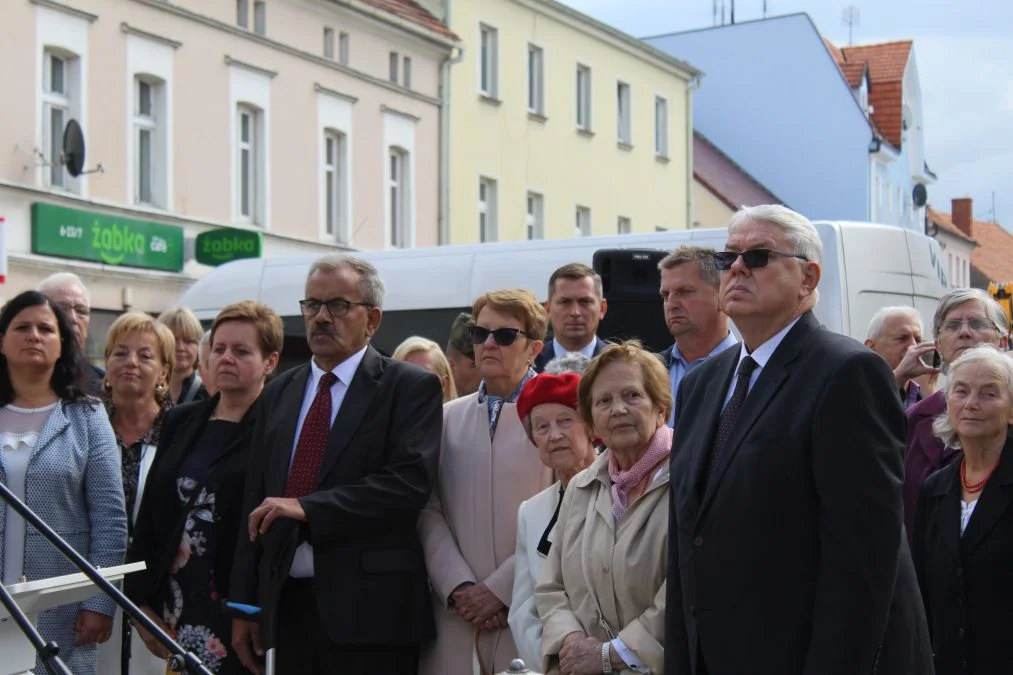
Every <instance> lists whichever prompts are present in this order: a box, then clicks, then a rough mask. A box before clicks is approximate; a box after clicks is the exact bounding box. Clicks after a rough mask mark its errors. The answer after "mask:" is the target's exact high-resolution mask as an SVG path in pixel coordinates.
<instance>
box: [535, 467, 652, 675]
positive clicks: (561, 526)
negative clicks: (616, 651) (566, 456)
mask: <svg viewBox="0 0 1013 675" xmlns="http://www.w3.org/2000/svg"><path fill="white" fill-rule="evenodd" d="M609 455H610V453H609V452H608V451H606V452H605V453H603V454H602V455H600V456H599V457H598V459H596V460H595V462H594V464H592V465H591V466H589V467H588V468H587V469H584V471H582V472H580V473H579V474H577V475H576V476H575V477H574V478H573V480H571V481H570V485H569V487H567V489H566V494H565V495H564V497H563V505H562V507H561V508H560V511H559V520H558V521H557V522H556V533H555V540H554V541H553V542H552V548H551V549H550V550H549V557H548V560H546V562H545V570H544V572H543V573H542V576H541V580H540V582H539V584H538V586H537V587H536V588H535V604H536V605H537V606H538V615H539V616H540V617H541V619H542V656H543V660H542V667H543V670H544V672H546V673H558V672H559V657H558V655H559V650H560V648H561V647H562V643H563V638H564V637H566V636H567V635H569V634H570V633H572V632H574V631H580V632H583V633H586V634H588V635H590V636H592V637H594V638H596V639H598V640H602V641H605V640H608V639H609V637H608V635H607V634H606V632H605V629H604V628H602V626H601V624H600V623H599V610H598V608H599V604H600V607H601V615H602V617H603V618H604V619H605V622H606V623H607V624H608V625H609V627H610V628H611V630H612V632H613V633H615V637H618V638H619V639H620V640H622V641H623V644H625V645H626V646H627V647H628V648H629V649H630V650H632V651H633V652H634V653H635V654H636V655H637V656H638V657H639V658H640V659H641V661H642V662H643V663H644V665H646V666H647V667H648V668H649V669H650V672H651V673H654V674H655V675H660V673H663V672H664V664H665V658H664V657H665V578H666V575H667V572H668V565H667V560H668V499H669V497H668V493H669V490H668V477H669V472H668V463H667V462H665V463H664V465H663V466H662V468H660V469H658V470H657V471H656V472H655V475H654V476H653V478H652V480H651V484H650V486H649V487H648V488H647V491H646V492H645V493H644V495H643V496H642V497H640V498H639V499H637V500H636V501H634V502H633V503H632V504H631V505H630V507H629V508H628V509H627V511H626V513H624V514H623V517H622V519H621V520H620V521H619V527H618V530H617V529H616V527H615V519H614V518H613V517H612V491H611V488H612V481H611V480H610V479H609V474H608V459H609ZM589 589H590V591H591V592H589ZM596 599H597V602H596ZM623 672H630V673H632V672H633V671H623Z"/></svg>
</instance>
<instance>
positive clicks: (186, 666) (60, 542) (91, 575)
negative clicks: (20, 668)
mask: <svg viewBox="0 0 1013 675" xmlns="http://www.w3.org/2000/svg"><path fill="white" fill-rule="evenodd" d="M0 499H2V500H3V501H4V502H6V503H7V505H8V506H10V507H11V508H12V509H14V511H15V512H17V514H18V515H19V516H21V517H22V518H24V519H25V521H26V522H27V523H29V524H31V526H32V527H34V528H35V529H36V530H38V531H39V533H40V534H42V536H44V537H45V538H46V539H48V540H49V543H51V544H52V545H53V546H55V547H56V548H57V550H59V551H60V553H62V554H63V555H64V556H66V557H67V558H68V559H70V561H71V562H72V563H74V566H75V567H77V569H79V570H81V571H82V572H83V573H84V575H85V576H86V577H88V579H90V580H91V582H92V583H93V584H95V585H96V586H98V587H99V589H100V590H101V591H102V592H103V593H105V594H106V595H108V596H109V597H111V598H112V599H113V601H114V602H115V603H116V604H117V605H119V606H120V607H122V608H123V611H124V612H125V613H126V614H128V615H130V618H132V619H133V620H134V621H135V622H136V623H138V624H140V625H141V626H142V627H143V628H144V630H146V631H148V632H149V633H151V634H152V635H154V636H155V638H156V639H157V640H158V641H159V642H161V643H162V645H163V646H164V647H165V648H166V649H168V650H169V653H171V654H172V656H171V657H170V658H169V664H168V666H169V671H170V672H173V673H187V674H188V675H214V674H213V673H212V672H211V671H210V670H208V668H207V666H205V665H204V664H203V663H201V661H200V659H198V658H197V656H196V655H194V654H193V653H192V652H188V651H186V650H184V649H183V647H181V646H180V645H179V644H178V643H177V642H176V641H175V640H173V639H172V638H171V637H169V635H168V634H167V633H166V632H165V631H163V630H162V629H161V628H159V627H158V626H157V625H156V624H155V622H154V621H152V620H151V619H150V618H148V616H147V615H146V614H145V613H144V612H142V611H141V610H140V609H138V607H137V605H135V604H134V603H132V602H131V601H130V600H128V599H127V596H125V595H123V593H122V592H121V591H120V589H118V588H116V586H114V585H113V584H112V583H110V581H109V580H108V579H106V578H105V577H103V576H102V575H101V574H99V572H98V570H96V569H95V568H94V567H92V566H91V563H89V562H88V561H87V560H86V559H85V558H84V556H82V555H81V554H80V553H78V552H77V551H76V550H74V547H73V546H71V545H70V544H68V543H67V542H66V541H64V539H63V538H62V537H61V536H60V535H58V534H57V533H56V532H55V531H54V530H53V528H51V527H49V525H47V524H46V523H45V522H44V521H43V520H42V519H41V518H39V516H38V515H36V514H35V512H33V511H32V510H31V509H30V508H28V507H27V506H26V505H25V503H24V502H22V501H21V500H20V499H18V498H17V496H16V495H15V494H14V493H13V492H11V491H10V490H9V489H8V488H7V486H6V485H4V484H3V482H0ZM0 588H2V584H0ZM3 595H4V596H5V597H4V598H3V599H4V605H5V606H7V607H8V609H10V606H9V605H7V601H8V600H10V602H11V604H14V602H13V600H12V599H11V598H10V595H9V594H7V591H6V589H4V593H3ZM18 613H20V612H18ZM11 615H12V616H16V613H15V612H13V611H12V612H11ZM21 616H22V617H23V616H24V614H21ZM16 620H17V619H16ZM25 621H26V622H27V619H25ZM18 625H19V626H21V628H22V630H24V625H23V624H22V623H21V621H18ZM28 626H29V627H31V630H32V632H35V628H34V627H32V626H31V623H30V622H28ZM25 634H26V635H28V633H27V632H26V633H25ZM36 635H37V633H36ZM32 643H33V644H35V645H36V649H38V648H39V647H38V645H39V644H40V643H41V644H42V645H43V646H44V647H45V646H46V645H45V642H44V641H43V640H42V638H41V636H40V637H39V642H38V643H37V642H35V641H34V640H32ZM40 654H41V652H40ZM61 665H62V664H61ZM63 668H64V670H62V671H57V673H59V674H60V675H62V674H63V673H66V674H67V675H70V671H69V670H66V666H63Z"/></svg>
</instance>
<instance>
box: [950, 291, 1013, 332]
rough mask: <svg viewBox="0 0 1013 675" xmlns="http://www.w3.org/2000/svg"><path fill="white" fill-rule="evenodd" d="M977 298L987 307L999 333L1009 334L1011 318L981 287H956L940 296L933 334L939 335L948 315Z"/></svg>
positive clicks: (988, 313)
mask: <svg viewBox="0 0 1013 675" xmlns="http://www.w3.org/2000/svg"><path fill="white" fill-rule="evenodd" d="M972 300H977V301H978V302H980V303H981V305H982V307H984V308H985V314H986V315H987V316H988V320H989V321H991V322H992V324H993V325H994V326H995V327H996V330H998V331H999V335H1001V336H1005V335H1008V334H1009V328H1008V326H1009V319H1008V318H1007V317H1006V310H1004V309H1003V308H1002V305H1000V304H999V303H998V302H996V301H995V300H993V299H992V296H990V295H989V294H988V293H986V292H985V291H983V290H981V289H980V288H954V289H953V290H952V291H950V292H949V293H947V294H946V295H944V296H943V297H941V298H939V305H937V306H936V313H935V316H933V317H932V334H933V335H935V336H936V337H937V338H938V337H939V329H940V328H942V326H943V322H945V321H946V315H947V314H949V313H950V312H952V311H953V310H954V309H956V308H957V307H958V306H960V305H962V304H964V303H965V302H970V301H972Z"/></svg>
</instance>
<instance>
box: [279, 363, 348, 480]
mask: <svg viewBox="0 0 1013 675" xmlns="http://www.w3.org/2000/svg"><path fill="white" fill-rule="evenodd" d="M337 381H338V377H337V375H335V374H334V373H324V374H323V376H321V378H320V382H319V383H318V384H317V395H316V396H315V397H314V398H313V403H311V404H310V409H309V412H308V413H306V419H305V420H303V423H302V430H301V431H300V432H299V442H298V443H296V446H295V457H293V458H292V466H291V467H289V471H288V481H287V482H286V483H285V496H286V497H290V498H299V497H303V496H305V495H308V494H309V493H311V492H313V490H314V489H315V488H316V486H317V479H318V478H319V475H320V465H321V464H322V463H323V461H324V450H325V449H326V448H327V436H328V435H329V434H330V433H331V387H332V386H334V383H335V382H337Z"/></svg>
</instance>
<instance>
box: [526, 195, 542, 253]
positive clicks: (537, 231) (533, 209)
mask: <svg viewBox="0 0 1013 675" xmlns="http://www.w3.org/2000/svg"><path fill="white" fill-rule="evenodd" d="M524 224H525V226H526V230H525V233H526V235H527V239H528V241H534V240H538V239H545V195H544V194H542V193H540V192H534V191H533V190H528V193H527V195H526V196H525V204H524Z"/></svg>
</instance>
